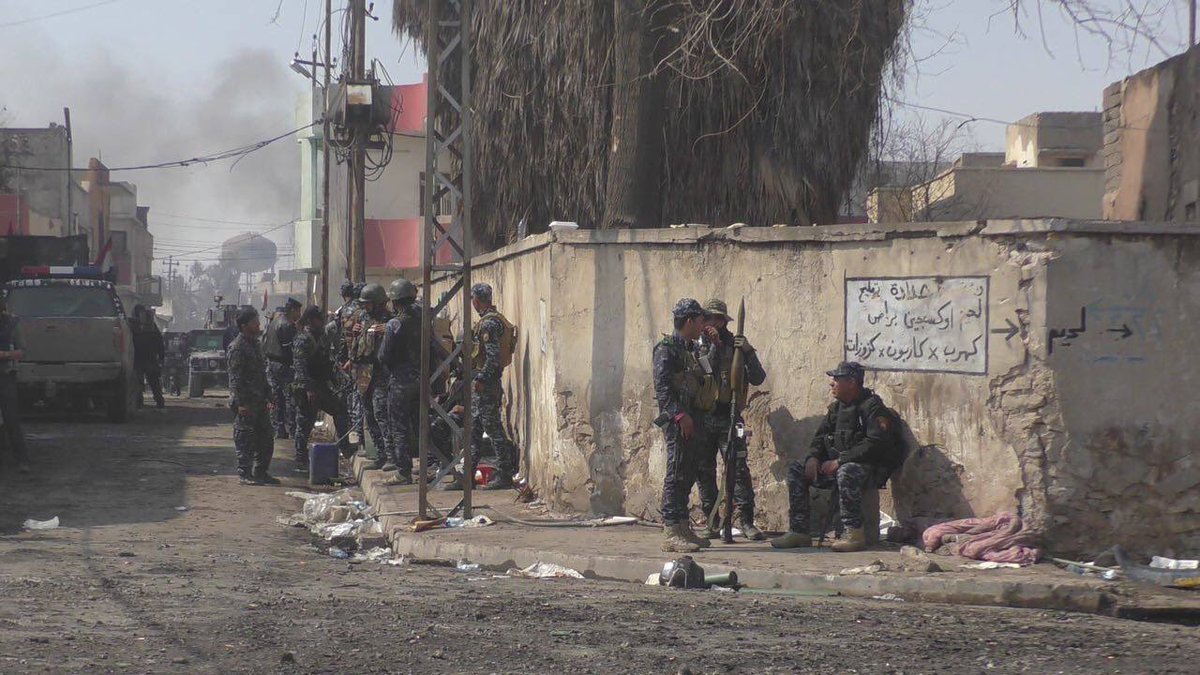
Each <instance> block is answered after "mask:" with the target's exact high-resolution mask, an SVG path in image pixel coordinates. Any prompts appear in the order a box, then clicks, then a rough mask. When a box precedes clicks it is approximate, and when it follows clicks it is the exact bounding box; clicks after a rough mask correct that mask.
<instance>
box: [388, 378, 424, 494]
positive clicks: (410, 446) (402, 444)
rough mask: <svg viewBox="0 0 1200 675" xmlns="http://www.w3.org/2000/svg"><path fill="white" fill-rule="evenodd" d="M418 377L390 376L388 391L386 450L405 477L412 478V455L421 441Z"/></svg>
mask: <svg viewBox="0 0 1200 675" xmlns="http://www.w3.org/2000/svg"><path fill="white" fill-rule="evenodd" d="M418 379H419V376H414V377H406V378H398V377H393V378H392V380H391V382H390V383H389V385H388V392H387V429H388V435H389V439H388V443H389V445H388V450H389V451H390V452H391V454H390V455H389V456H390V457H391V458H392V461H393V462H395V464H396V466H397V467H398V468H399V469H400V473H401V474H403V475H406V476H411V475H412V469H413V455H414V454H416V450H417V443H418V441H419V439H420V435H419V429H418V426H417V425H418V424H419V423H420V422H419V418H420V406H421V390H420V386H421V385H420V383H419V382H418Z"/></svg>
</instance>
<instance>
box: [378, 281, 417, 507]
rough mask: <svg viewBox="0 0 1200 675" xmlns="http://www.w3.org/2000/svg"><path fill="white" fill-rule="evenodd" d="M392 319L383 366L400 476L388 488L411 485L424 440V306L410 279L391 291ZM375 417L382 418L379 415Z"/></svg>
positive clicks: (384, 342) (390, 446)
mask: <svg viewBox="0 0 1200 675" xmlns="http://www.w3.org/2000/svg"><path fill="white" fill-rule="evenodd" d="M388 300H389V301H390V302H391V305H392V306H391V310H392V318H391V319H390V320H389V321H388V322H387V326H386V327H385V328H384V332H383V340H382V341H381V342H380V344H379V364H380V366H381V367H382V368H384V369H385V370H386V371H387V375H386V376H387V377H389V378H391V379H390V381H389V383H388V394H387V407H386V410H385V411H383V413H382V414H386V415H387V425H386V427H387V430H388V434H389V435H390V437H389V442H388V450H389V452H391V460H392V463H393V464H395V465H396V474H395V475H394V476H391V477H390V478H388V480H387V481H386V484H387V485H411V484H412V482H413V477H412V470H413V454H415V453H414V452H413V450H414V449H416V445H417V440H418V439H419V438H420V428H419V427H418V423H419V422H418V420H419V418H420V405H421V306H420V305H418V304H417V302H416V300H417V287H416V286H415V285H413V283H412V282H411V281H409V280H408V279H397V280H395V281H393V282H392V283H391V285H390V286H389V287H388ZM375 414H377V415H378V414H381V413H380V411H376V413H375Z"/></svg>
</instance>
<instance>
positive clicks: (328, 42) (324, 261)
mask: <svg viewBox="0 0 1200 675" xmlns="http://www.w3.org/2000/svg"><path fill="white" fill-rule="evenodd" d="M332 20H333V0H325V58H324V61H325V81H324V85H323V86H322V88H321V172H322V175H321V276H320V278H321V290H320V292H319V294H318V295H317V297H318V298H319V299H320V305H321V308H322V309H325V310H328V309H329V129H330V125H329V81H330V77H331V75H330V71H332V70H333V38H332V33H333V31H332V28H331V27H330V25H329V24H330V23H331V22H332ZM313 60H314V61H315V60H316V59H313ZM313 67H314V68H315V67H316V66H313ZM309 250H311V249H309Z"/></svg>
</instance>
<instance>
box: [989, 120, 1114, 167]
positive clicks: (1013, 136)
mask: <svg viewBox="0 0 1200 675" xmlns="http://www.w3.org/2000/svg"><path fill="white" fill-rule="evenodd" d="M1103 136H1104V131H1103V123H1102V121H1101V115H1100V113H1094V112H1041V113H1034V114H1032V115H1028V116H1026V117H1024V118H1022V119H1020V120H1018V121H1017V122H1016V123H1015V124H1010V125H1008V128H1007V130H1006V143H1005V163H1007V164H1011V165H1012V166H1016V167H1056V166H1061V164H1060V162H1061V160H1062V159H1064V158H1072V159H1081V160H1083V161H1084V166H1086V167H1092V168H1094V167H1103V166H1104V163H1103V161H1102V158H1101V156H1100V146H1101V145H1102V143H1103Z"/></svg>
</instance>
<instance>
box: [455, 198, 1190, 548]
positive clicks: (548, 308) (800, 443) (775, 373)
mask: <svg viewBox="0 0 1200 675" xmlns="http://www.w3.org/2000/svg"><path fill="white" fill-rule="evenodd" d="M1198 242H1200V230H1197V231H1188V232H1185V233H1177V234H1174V235H1166V234H1164V231H1163V229H1162V228H1155V227H1151V226H1141V227H1135V226H1132V225H1127V226H1124V227H1122V226H1120V225H1113V224H1103V223H1091V224H1089V223H1068V222H1065V221H993V222H990V223H987V224H986V225H981V224H975V223H959V224H955V223H940V224H929V225H907V226H888V227H882V226H857V227H850V228H743V229H741V230H732V231H727V230H709V229H707V228H703V229H701V228H687V229H669V230H650V231H647V230H641V231H609V232H594V231H581V232H575V233H561V234H557V235H555V234H548V235H541V236H538V237H531V238H529V239H527V240H525V241H524V242H521V243H520V244H516V245H513V246H510V247H508V248H505V249H501V250H500V251H497V252H494V253H492V254H489V255H488V256H484V257H482V258H478V259H477V261H476V263H477V268H476V270H475V275H476V278H477V279H480V280H487V281H491V282H492V283H493V284H494V285H495V287H496V291H497V304H498V305H499V306H500V308H501V309H502V310H503V311H504V312H505V314H506V315H507V316H508V317H509V318H510V319H511V320H513V321H514V322H515V323H517V324H518V325H519V326H520V328H521V337H520V343H519V346H518V353H517V358H516V363H515V365H514V367H513V368H511V369H509V371H508V372H506V375H505V388H506V392H507V398H506V403H505V411H504V412H505V416H506V418H507V420H508V423H509V424H510V425H511V427H512V429H513V432H514V436H515V437H516V439H517V440H518V443H519V445H520V446H521V448H522V450H523V453H524V458H523V464H522V466H523V467H524V470H525V471H527V473H528V474H529V476H530V477H531V480H532V481H533V484H534V486H535V487H536V488H537V490H538V492H539V494H540V495H541V496H542V497H543V498H546V499H548V500H550V501H551V502H553V503H554V504H556V505H558V506H560V507H569V508H573V509H577V510H583V511H593V512H599V513H622V512H624V513H631V514H635V515H642V516H647V517H652V518H653V517H657V513H658V505H659V491H660V487H661V481H662V476H663V473H664V468H665V467H664V462H665V447H664V442H663V438H662V435H661V433H659V432H658V431H657V430H656V429H654V428H653V426H652V425H651V420H652V419H653V418H654V417H655V415H656V414H657V411H656V409H655V405H654V401H653V396H652V389H651V372H650V370H651V369H650V355H651V350H652V347H653V344H654V343H655V342H656V340H657V339H658V337H659V335H660V334H661V333H663V332H666V331H669V330H670V308H671V306H672V304H673V303H674V302H675V300H676V299H677V298H679V297H681V296H685V295H687V296H693V297H696V298H698V299H701V300H703V299H706V298H708V297H710V296H714V295H718V296H723V297H724V298H725V299H727V300H729V301H730V302H731V303H736V302H737V300H738V298H739V297H741V296H742V295H744V296H745V297H746V300H747V325H748V328H747V331H746V332H747V335H748V337H749V338H750V340H751V341H752V342H753V343H754V345H755V346H756V347H757V348H758V350H759V353H760V355H761V357H762V359H763V361H764V364H765V366H766V368H767V371H768V380H767V382H766V384H765V385H764V386H763V387H761V388H758V389H756V390H755V391H753V392H752V394H751V396H750V403H749V406H748V410H747V419H748V423H749V425H750V427H751V428H752V429H753V432H754V437H753V439H752V441H751V444H750V463H751V467H752V471H753V475H754V480H755V484H756V486H757V489H758V511H759V519H760V520H761V521H762V523H763V524H764V525H766V526H768V527H775V528H779V527H781V526H782V525H783V523H784V519H785V514H786V488H785V484H784V476H785V470H786V466H787V464H788V462H790V461H792V460H793V459H796V458H799V457H802V456H803V455H804V454H805V452H806V450H805V448H806V447H807V445H808V442H809V440H810V438H811V435H812V433H813V431H814V430H815V428H816V424H817V421H818V418H819V416H820V415H821V413H822V412H823V411H824V409H825V407H826V406H827V404H828V393H827V383H826V379H827V378H825V376H824V375H823V372H824V370H826V369H827V368H828V367H830V366H831V364H834V363H836V362H837V361H839V360H841V359H842V358H844V357H845V356H846V352H847V350H848V349H850V350H852V349H853V347H848V346H847V336H846V323H845V318H846V317H845V309H844V308H845V307H846V306H847V300H848V298H847V297H846V296H847V294H846V292H845V288H846V283H847V281H846V280H847V279H853V278H858V277H871V278H884V277H930V276H935V275H936V276H939V277H971V278H972V279H973V281H972V283H974V284H982V283H986V288H987V292H986V295H985V296H981V298H982V297H986V302H984V301H983V300H982V299H981V300H980V301H979V308H980V310H985V311H984V313H983V318H982V319H976V322H977V323H978V322H979V321H982V322H983V323H982V324H980V325H982V326H983V327H982V328H979V327H978V326H977V327H976V328H975V330H977V331H979V334H978V336H977V338H976V341H975V342H976V344H977V345H983V346H984V349H983V350H978V349H976V350H975V352H976V353H973V354H971V358H972V359H974V361H973V363H974V364H975V365H973V366H972V368H974V369H975V370H976V372H977V374H969V373H966V372H957V373H956V372H917V371H914V370H899V371H883V370H876V371H872V372H871V373H870V375H869V377H868V385H869V386H871V387H874V388H875V389H876V390H877V391H879V392H880V393H881V394H882V395H883V397H884V398H885V400H886V401H887V402H888V403H889V404H890V405H891V406H892V407H894V408H895V409H896V410H897V411H898V412H899V413H900V414H901V415H902V416H903V417H904V418H905V420H906V421H907V422H908V424H909V425H910V427H911V431H912V434H913V439H912V440H913V447H912V450H911V454H910V457H909V459H908V462H907V463H906V465H905V468H904V470H903V472H902V473H901V474H900V475H899V476H897V477H896V478H895V479H894V481H893V489H892V490H890V491H889V492H890V494H891V497H892V502H893V504H894V508H895V509H896V510H897V511H898V512H899V514H900V515H901V516H902V517H904V518H907V519H913V518H919V517H950V516H967V515H988V514H992V513H995V512H996V511H1000V510H1011V509H1017V510H1019V511H1020V512H1021V513H1022V515H1024V516H1025V517H1026V519H1027V520H1028V521H1029V522H1030V523H1032V524H1033V525H1035V526H1037V527H1039V528H1041V529H1042V530H1043V531H1044V532H1045V534H1046V536H1047V538H1048V540H1049V543H1050V545H1051V547H1052V548H1054V549H1056V550H1060V551H1077V552H1095V551H1099V550H1101V549H1103V548H1106V547H1108V546H1111V545H1112V544H1114V543H1124V544H1126V545H1131V546H1134V547H1135V548H1143V549H1152V550H1155V551H1159V552H1163V551H1170V552H1175V553H1180V554H1182V553H1184V552H1190V553H1195V552H1197V550H1200V506H1198V505H1197V500H1196V499H1195V494H1196V486H1197V485H1198V484H1200V466H1198V465H1197V462H1198V461H1200V460H1198V459H1197V455H1196V442H1195V440H1193V438H1192V433H1193V432H1192V431H1191V428H1192V427H1194V426H1195V424H1196V419H1195V417H1196V413H1193V412H1191V410H1192V409H1193V406H1191V405H1190V400H1191V396H1190V393H1189V392H1190V391H1192V389H1193V387H1192V386H1191V385H1192V383H1193V381H1195V380H1196V379H1197V378H1200V372H1198V371H1200V365H1197V364H1196V362H1195V361H1194V360H1192V359H1191V358H1190V354H1191V352H1192V350H1191V347H1190V338H1191V331H1185V330H1184V328H1185V326H1188V325H1189V322H1190V321H1191V320H1192V319H1193V317H1195V316H1196V315H1197V312H1200V293H1197V292H1196V291H1197V290H1200V272H1196V271H1195V270H1196V269H1198V268H1200V265H1197V264H1196V263H1197V262H1200V246H1198V245H1197V243H1198ZM1098 270H1103V273H1097V271H1098ZM983 280H986V282H985V281H983ZM852 283H857V282H852ZM930 283H933V284H934V285H937V286H940V284H941V280H937V281H932V282H930ZM434 290H435V292H438V291H440V290H441V288H440V287H439V288H435V289H434ZM1081 309H1085V312H1084V314H1085V317H1086V318H1081V317H1080V310H1081ZM856 315H857V313H856ZM968 316H970V314H969V313H968ZM1081 319H1082V320H1081ZM1126 327H1128V334H1127V331H1126ZM1010 328H1011V330H1010ZM917 337H919V336H917ZM1052 344H1053V347H1051V345H1052ZM859 346H860V347H861V345H859ZM947 349H948V350H949V347H948V348H947ZM945 353H947V354H949V353H950V351H947V352H945ZM876 356H878V355H876ZM905 358H907V357H905ZM946 368H951V366H946Z"/></svg>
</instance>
